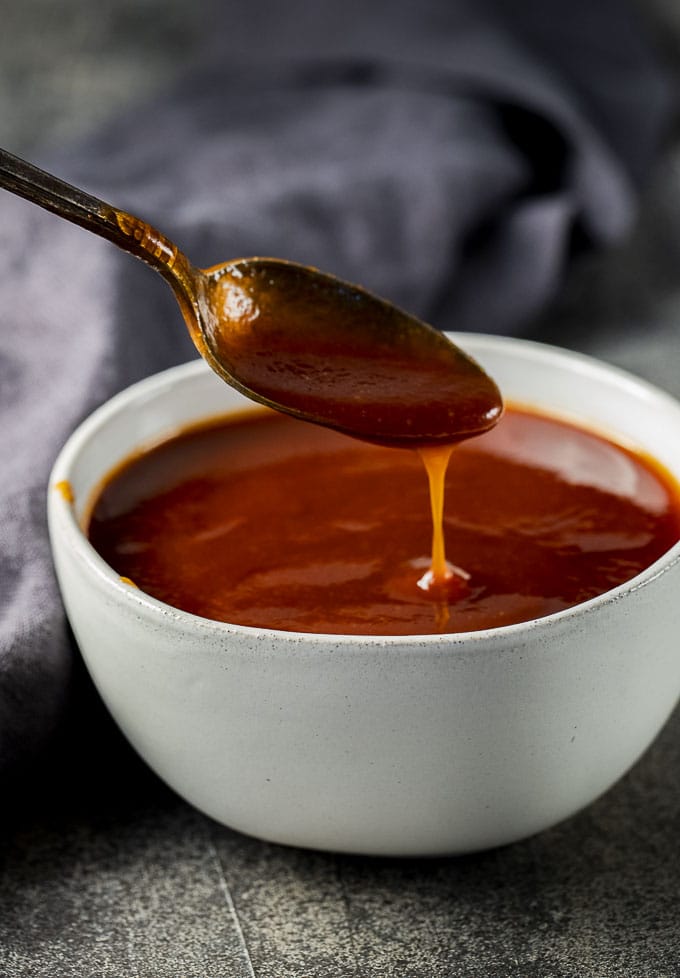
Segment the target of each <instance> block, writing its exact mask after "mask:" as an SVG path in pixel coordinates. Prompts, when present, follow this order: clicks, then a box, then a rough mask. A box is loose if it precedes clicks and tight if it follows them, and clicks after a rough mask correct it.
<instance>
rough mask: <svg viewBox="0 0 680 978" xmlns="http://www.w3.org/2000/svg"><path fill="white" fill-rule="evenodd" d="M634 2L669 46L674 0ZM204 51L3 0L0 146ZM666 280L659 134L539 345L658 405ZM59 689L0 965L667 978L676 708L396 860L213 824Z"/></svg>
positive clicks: (124, 15)
mask: <svg viewBox="0 0 680 978" xmlns="http://www.w3.org/2000/svg"><path fill="white" fill-rule="evenodd" d="M645 12H646V14H648V15H649V16H650V17H651V18H652V20H653V23H654V28H655V30H657V31H658V35H659V38H660V40H661V42H662V44H663V45H664V46H665V48H666V49H667V51H668V53H669V56H670V57H671V58H673V59H674V60H678V50H680V40H679V39H680V14H678V12H677V8H676V5H675V3H674V2H673V0H669V2H667V3H662V2H656V3H654V4H646V5H645ZM210 46H211V40H210V30H209V8H208V7H206V6H203V7H197V6H196V5H193V4H188V3H180V2H178V0H163V2H161V0H145V2H140V0H122V2H116V3H88V2H85V0H63V2H61V3H59V4H56V3H53V2H51V0H30V2H27V3H22V4H19V3H7V2H6V3H5V4H4V6H3V9H2V27H1V29H0V126H1V129H2V142H3V143H4V145H6V146H7V147H8V148H11V149H13V150H14V151H15V152H18V153H23V154H25V155H28V156H31V155H33V156H38V157H40V156H42V155H45V156H49V155H50V154H51V153H52V152H54V151H57V150H59V149H60V147H61V146H63V144H64V143H65V142H73V141H75V140H78V139H81V138H83V137H86V136H88V135H89V134H90V133H91V132H93V131H95V130H96V129H99V128H101V127H102V126H106V125H107V124H108V123H109V122H110V121H111V120H113V119H114V118H115V117H116V116H117V115H118V114H119V113H120V112H122V111H124V110H125V109H126V108H127V107H128V106H129V105H131V104H132V103H133V102H135V101H136V100H138V99H139V98H142V97H146V96H148V95H154V94H157V93H161V92H162V91H163V89H164V86H167V85H169V84H170V83H171V82H172V81H173V80H174V79H175V78H177V77H178V76H179V75H180V74H181V73H182V72H183V71H184V70H185V69H187V68H188V67H189V66H190V64H191V63H192V62H196V61H200V60H201V59H202V58H203V57H204V56H205V54H206V52H207V51H209V49H210ZM679 287H680V149H678V148H677V147H676V146H674V145H671V147H670V148H669V150H668V151H667V152H666V153H665V154H664V158H663V160H662V161H661V162H660V163H659V165H658V167H657V168H656V171H655V174H654V177H653V179H652V181H651V183H650V185H649V187H648V189H647V190H646V191H645V195H644V199H643V205H642V209H641V215H640V219H639V221H638V223H637V226H636V229H635V231H634V233H633V234H632V235H631V237H630V239H629V240H627V241H626V242H625V243H624V244H623V245H622V246H621V247H620V248H618V249H617V250H616V251H615V252H613V253H609V254H608V255H606V256H605V257H597V258H593V259H591V260H589V261H588V262H587V263H584V264H583V265H582V266H581V267H580V268H579V269H577V270H576V271H575V272H574V274H573V276H572V278H571V280H570V281H569V283H568V284H567V286H566V288H565V290H564V293H563V294H562V296H561V297H560V299H559V301H558V302H557V303H556V305H555V308H553V309H551V310H550V313H549V314H548V315H547V316H546V317H545V319H544V321H543V322H542V323H541V324H540V335H541V336H542V337H543V338H546V339H551V340H553V341H555V342H559V343H562V344H564V345H566V346H571V347H574V348H579V349H583V350H586V351H587V352H591V353H595V354H596V355H598V356H601V357H603V358H604V359H606V360H609V361H611V362H614V363H617V364H620V365H622V366H624V367H626V368H628V369H631V370H633V371H634V372H635V373H638V374H640V375H642V376H645V377H647V378H648V379H650V380H652V381H654V382H655V383H657V384H659V385H660V386H662V387H664V388H666V389H668V390H670V391H672V392H673V393H675V394H676V395H680V330H679V328H678V319H679V317H680V291H679ZM537 332H539V327H538V326H537ZM82 682H83V687H84V690H85V692H84V693H83V695H84V698H85V700H86V701H87V702H88V703H89V707H88V709H89V712H88V713H87V714H86V715H85V716H84V717H83V716H82V715H81V716H79V718H78V725H77V727H76V728H75V729H74V730H71V731H67V732H66V734H65V735H64V736H65V742H66V743H67V744H68V743H71V744H72V746H73V750H74V751H76V752H77V751H78V750H79V749H80V748H79V745H80V743H81V741H82V739H83V737H84V736H86V737H87V739H88V741H89V742H90V745H91V747H92V749H91V752H90V757H91V762H90V764H89V766H87V767H84V766H83V765H80V766H75V767H74V768H70V767H67V768H66V769H64V768H63V762H62V766H61V767H57V768H56V769H55V770H52V771H50V770H49V769H47V770H42V771H40V772H39V777H40V778H41V779H42V783H41V784H40V785H37V786H36V788H37V790H36V791H35V793H34V794H33V795H29V796H28V799H27V801H26V803H25V804H24V805H23V807H22V808H21V809H20V811H19V812H18V813H14V814H13V815H12V817H11V818H10V819H9V820H8V823H7V825H6V827H5V829H4V836H3V842H2V844H1V845H2V878H1V881H0V975H2V976H7V978H19V976H31V978H40V976H45V978H46V976H61V975H69V976H80V975H82V976H85V975H87V976H90V975H101V976H123V975H125V976H127V975H130V976H159V978H161V976H166V975H167V976H173V978H175V976H179V975H182V976H187V978H188V976H196V978H198V976H202V978H217V976H229V978H231V976H234V978H240V976H251V978H252V976H257V978H265V976H290V978H316V976H329V978H330V976H332V978H342V976H350V975H351V976H361V978H372V976H375V978H378V976H383V975H384V976H387V975H395V976H401V978H408V976H423V978H424V976H428V978H431V976H451V978H455V976H466V978H467V976H480V978H482V976H484V978H501V976H511V975H512V976H517V978H528V976H537V978H576V976H579V978H582V976H593V978H595V976H598V978H600V976H601V978H605V976H607V978H608V976H612V978H614V976H617V978H643V976H644V978H670V976H676V975H680V924H679V910H678V907H679V906H680V875H679V873H678V869H679V867H680V715H679V714H678V713H677V712H676V714H675V716H674V718H673V719H672V720H671V722H670V723H669V724H668V725H667V727H666V729H665V730H664V732H663V733H662V735H661V737H660V738H659V739H658V741H657V742H656V744H655V745H654V746H653V748H652V749H651V750H650V751H649V752H648V754H647V755H646V756H645V758H644V759H643V760H642V761H641V762H640V763H638V765H637V766H636V767H635V768H634V770H633V771H632V772H631V773H630V774H629V775H628V776H627V777H626V778H625V779H624V780H623V781H622V782H621V783H620V784H619V785H618V786H617V787H615V788H614V789H613V790H612V791H611V792H609V794H608V795H607V796H606V797H605V798H603V799H601V800H600V801H599V802H597V803H596V804H595V805H593V806H591V808H589V809H588V810H587V811H586V812H584V813H582V814H581V815H579V816H577V817H576V818H574V819H571V820H570V821H569V822H567V823H565V824H564V825H561V826H559V827H557V828H555V829H553V830H552V831H550V832H546V833H544V834H543V835H541V836H539V837H537V838H535V839H531V840H528V841H527V842H524V843H521V844H518V845H515V846H513V847H510V848H507V849H503V850H498V851H494V852H490V853H485V854H481V855H478V856H472V857H467V858H464V859H444V860H433V861H407V862H399V861H391V860H387V861H386V860H369V859H359V858H352V857H338V856H332V855H324V854H317V853H306V852H301V851H296V850H288V849H283V848H280V847H276V846H270V845H266V844H263V843H260V842H258V841H255V840H250V839H247V838H245V837H243V836H240V835H238V834H237V833H233V832H230V831H229V830H227V829H224V828H222V827H220V826H218V825H215V824H214V823H213V822H211V821H210V820H209V819H206V818H204V817H202V816H200V815H199V814H197V813H196V812H194V811H193V810H192V809H190V808H188V807H187V806H186V805H184V804H183V803H182V802H181V801H180V800H179V799H177V798H176V797H175V796H174V795H172V794H171V793H170V792H169V791H168V790H167V789H165V788H164V787H163V786H162V785H161V784H159V783H158V782H157V781H156V779H155V778H154V777H153V776H152V775H151V774H149V773H148V772H147V771H146V769H145V768H144V767H143V766H142V765H141V764H140V763H139V762H138V761H137V760H136V759H135V757H134V756H133V755H132V753H131V752H130V751H129V749H128V748H127V747H126V746H125V744H123V743H122V741H121V740H120V738H119V737H118V735H117V734H116V732H115V731H114V730H113V729H112V727H111V725H110V723H109V722H108V720H107V718H106V717H105V716H104V715H103V713H102V711H101V709H100V708H99V707H98V705H97V702H96V701H95V700H94V699H92V698H90V699H88V695H87V683H86V681H85V680H84V679H83V680H82ZM69 738H71V740H70V741H69ZM3 807H4V808H5V809H6V808H8V807H9V806H8V804H7V800H6V802H5V803H4V805H3Z"/></svg>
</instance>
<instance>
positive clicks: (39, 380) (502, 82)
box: [0, 0, 669, 773]
mask: <svg viewBox="0 0 680 978" xmlns="http://www.w3.org/2000/svg"><path fill="white" fill-rule="evenodd" d="M223 11H224V12H223V18H224V20H223V22H222V23H221V22H220V20H219V14H215V16H214V18H213V19H212V20H211V22H210V30H211V31H212V34H213V38H214V40H213V41H212V42H211V57H210V64H207V65H206V66H204V67H203V68H201V70H199V71H195V72H194V73H193V74H192V75H190V76H189V77H187V78H186V79H185V80H184V82H183V84H182V85H181V86H178V87H177V89H176V90H173V91H168V92H166V93H164V95H163V97H162V98H159V99H158V100H157V101H156V102H155V104H153V105H147V106H144V107H140V108H137V109H134V110H132V109H131V110H130V111H129V112H128V113H126V114H125V116H124V117H122V118H121V119H120V120H119V121H118V122H117V123H116V124H115V125H112V126H111V127H110V128H109V129H108V130H107V132H105V133H101V134H99V135H98V136H97V137H95V138H93V139H92V140H90V141H89V142H88V143H87V145H85V146H81V147H78V149H77V150H76V149H73V150H72V151H70V152H64V153H63V154H62V155H61V156H60V157H59V158H58V159H55V158H53V159H50V160H37V161H36V162H38V163H43V165H46V166H49V167H50V168H52V169H53V170H55V171H56V172H58V173H59V174H60V175H61V176H63V177H64V178H65V179H67V180H70V181H71V182H73V183H76V184H80V185H82V186H83V187H85V188H86V189H89V190H91V191H92V192H93V193H95V194H96V195H98V196H100V197H103V198H104V199H108V200H110V201H111V202H112V203H115V204H117V205H119V206H121V207H126V208H128V209H129V210H131V211H133V212H135V213H138V214H140V216H142V217H145V218H146V219H148V220H150V221H151V222H152V223H156V224H157V225H158V226H160V227H161V228H162V230H164V231H165V232H166V233H167V234H169V235H170V236H171V237H173V238H174V239H175V240H176V241H177V242H178V243H179V244H180V246H181V247H183V248H184V250H185V251H186V252H187V253H188V254H189V256H190V257H191V258H192V259H193V260H194V261H195V262H196V263H197V264H199V265H201V264H202V265H210V264H214V263H216V262H218V261H221V260H225V259H227V258H229V257H237V256H239V255H249V254H268V255H277V256H281V257H287V258H292V259H296V260H300V261H303V262H306V263H311V264H315V265H317V266H320V267H323V268H325V269H326V270H328V271H331V272H334V273H335V274H338V275H340V276H342V277H345V278H347V279H350V280H352V281H359V282H362V283H364V284H365V285H366V286H368V287H369V288H371V289H373V290H375V291H377V292H378V293H380V294H382V295H385V296H387V297H389V298H391V299H392V300H394V301H396V302H397V303H399V304H401V305H403V306H405V307H406V308H408V309H409V310H411V311H412V312H415V313H416V314H418V315H420V316H423V317H424V318H426V319H429V320H430V321H431V322H433V323H435V324H436V325H437V326H439V327H441V328H447V329H449V328H456V329H478V330H483V331H499V332H512V331H514V332H521V331H522V330H523V329H525V328H527V326H528V324H529V323H531V322H532V320H533V318H534V317H535V316H536V315H537V313H538V312H539V311H541V309H543V308H544V306H545V304H546V302H548V301H549V300H550V299H551V298H552V297H553V296H554V295H555V294H556V293H557V291H558V290H559V287H560V284H561V282H562V281H563V278H564V274H565V270H566V269H567V268H568V267H569V264H570V262H571V261H572V259H573V257H574V255H575V254H577V253H578V252H579V251H583V250H584V249H588V248H590V249H592V248H597V247H602V246H604V245H606V244H608V243H611V242H614V241H616V240H618V239H619V238H620V237H621V236H622V235H624V234H625V233H626V230H627V228H628V226H629V224H630V221H631V218H632V216H633V213H634V207H635V196H636V189H635V188H636V187H637V186H638V185H639V184H640V183H641V182H642V181H643V180H644V176H645V173H646V172H647V169H648V167H649V165H650V163H651V162H652V160H653V159H654V157H655V154H656V152H657V150H658V144H659V138H660V134H661V133H662V131H663V127H664V125H665V123H666V120H667V118H668V111H669V95H668V87H667V84H666V81H665V78H664V74H663V72H662V70H661V69H660V68H659V67H658V65H657V64H656V62H655V60H654V57H653V55H652V53H651V52H650V50H648V48H647V46H646V44H645V42H644V40H643V38H642V35H641V34H640V32H639V30H638V28H637V27H636V25H635V23H634V21H633V19H632V17H631V16H630V12H629V11H628V10H627V8H626V7H625V6H624V5H623V4H622V3H618V2H616V0H599V2H598V3H597V4H592V3H590V2H586V0H564V2H548V3H545V2H539V0H535V2H531V0H516V2H514V3H509V4H506V3H503V2H501V0H498V2H497V3H494V2H492V0H487V2H486V3H483V2H481V0H469V2H467V0H451V2H447V3H441V2H435V0H421V2H420V3H418V4H414V3H408V2H405V0H404V2H396V0H392V2H374V3H367V2H366V0H361V2H358V0H343V2H342V3H341V2H338V0H335V2H328V0H327V2H320V3H315V4H309V3H305V2H302V0H288V2H287V3H286V4H280V3H276V2H275V0H260V2H258V3H257V4H253V3H251V2H246V0H239V2H232V3H229V4H227V5H225V6H224V7H223ZM7 148H8V149H10V150H11V149H12V147H11V146H8V147H7ZM0 295H1V296H2V301H1V303H0V407H1V409H2V420H3V423H2V427H1V429H0V462H1V465H2V478H1V479H0V770H4V771H5V772H6V773H8V772H9V771H10V770H11V769H12V768H14V769H16V768H17V767H18V766H21V762H25V761H26V759H27V758H28V757H29V756H30V755H32V754H35V753H36V752H38V751H39V750H40V748H41V747H42V746H43V745H44V743H45V742H46V740H47V739H48V738H49V737H50V735H51V734H52V733H53V731H54V730H55V726H56V725H57V724H58V721H59V718H60V716H61V715H62V714H63V711H64V709H65V705H66V704H67V702H68V689H69V683H70V676H71V671H72V663H73V650H72V645H71V641H70V639H69V635H68V630H67V626H66V623H65V620H64V614H63V610H62V607H61V604H60V601H59V597H58V594H57V590H56V586H55V582H54V578H53V573H52V569H51V562H50V556H49V552H48V544H47V537H46V527H45V517H44V495H45V487H46V480H47V475H48V471H49V468H50V466H51V464H52V462H53V460H54V457H55V455H56V453H57V451H58V449H59V447H60V446H61V444H62V443H63V442H64V440H65V439H66V437H67V436H68V434H69V433H70V431H71V430H72V429H73V428H74V426H75V425H76V424H77V423H78V422H79V421H80V420H81V419H82V418H83V417H84V416H85V415H86V414H88V413H89V412H90V411H91V410H92V409H93V408H94V407H95V406H96V405H97V404H99V403H101V402H102V401H103V400H105V399H106V398H108V397H109V396H110V395H111V394H113V393H114V392H115V391H117V390H119V389H121V388H122V387H124V386H126V385H127V384H129V383H130V382H132V381H134V380H136V379H138V378H141V377H142V376H145V375H147V374H149V373H151V372H153V371H156V370H159V369H162V368H164V367H167V366H170V365H171V364H173V363H176V362H179V361H182V360H185V359H188V358H189V357H191V356H193V355H194V351H193V348H192V347H191V345H190V343H189V340H188V338H187V335H186V331H185V329H184V326H183V324H182V322H181V320H180V316H179V313H178V310H177V309H176V307H175V305H174V300H173V299H172V297H171V295H170V293H169V291H168V290H167V287H166V286H165V284H164V283H162V281H161V280H160V279H159V278H157V277H156V276H154V275H152V273H151V272H150V271H149V270H148V269H146V268H144V266H142V265H141V264H140V263H138V262H136V261H134V260H133V259H131V258H128V257H127V256H125V255H122V254H120V253H119V252H117V251H116V250H115V249H114V248H112V247H111V246H110V245H108V244H106V243H104V242H101V241H99V240H97V239H95V238H93V237H92V236H91V235H88V234H87V233H85V232H83V231H81V230H79V229H77V228H74V227H71V226H69V225H67V224H66V223H64V222H61V221H59V219H57V218H55V217H53V216H51V215H48V214H46V213H44V212H42V211H40V210H39V209H37V208H35V207H33V206H32V205H30V204H28V203H26V202H24V201H20V200H17V199H15V198H13V197H11V196H10V195H8V194H4V193H0Z"/></svg>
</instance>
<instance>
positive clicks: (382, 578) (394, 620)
mask: <svg viewBox="0 0 680 978" xmlns="http://www.w3.org/2000/svg"><path fill="white" fill-rule="evenodd" d="M447 451H448V450H447ZM446 453H447V452H446V451H444V450H443V449H440V448H437V449H436V450H430V449H427V450H425V452H424V455H425V456H426V459H427V460H428V463H429V464H430V468H431V472H432V473H433V475H434V479H433V481H434V483H436V484H437V485H439V488H437V485H435V492H434V496H435V502H434V511H435V513H439V512H440V507H441V502H442V496H441V495H439V496H438V495H437V494H438V493H439V492H440V491H441V488H442V487H441V483H440V480H441V482H444V481H445V484H446V493H447V513H446V516H445V518H444V521H443V523H444V529H445V530H446V535H447V539H448V544H449V548H450V550H451V555H452V556H453V557H454V560H455V563H456V564H460V566H461V567H462V568H464V569H465V572H466V573H467V575H469V577H467V578H466V575H465V574H462V573H460V572H457V571H456V569H455V568H452V567H451V566H450V565H449V564H447V563H446V558H445V555H444V550H443V545H442V546H441V548H440V546H439V544H437V543H436V542H435V546H434V548H433V549H434V564H435V566H434V568H433V567H432V563H431V558H430V556H429V554H428V551H429V549H430V539H431V534H432V533H433V532H434V537H435V541H436V538H437V533H438V531H437V529H436V525H437V521H435V529H434V531H433V528H432V525H431V523H430V519H429V512H428V505H427V487H426V485H425V480H424V479H423V472H422V464H421V462H420V461H419V459H418V457H417V456H416V453H414V452H412V451H400V450H394V449H391V448H390V449H386V448H383V447H379V446H375V445H371V444H368V443H364V442H361V441H359V440H356V439H350V438H345V437H343V436H341V435H339V434H337V433H336V432H333V431H330V430H328V429H324V428H321V427H318V426H315V425H308V424H304V423H301V422H298V421H296V420H294V419H291V418H287V417H284V416H281V415H277V414H275V413H274V412H268V411H258V412H253V413H251V414H249V415H242V416H240V417H236V418H231V419H225V420H223V421H219V420H218V421H215V422H214V423H211V424H209V425H206V426H201V427H199V428H195V429H190V430H187V431H185V432H183V433H180V434H179V435H178V436H176V437H174V438H171V439H169V440H168V441H167V442H164V443H163V444H161V445H159V446H157V447H156V448H154V449H152V450H151V451H149V452H146V453H144V454H142V455H140V456H138V457H135V458H133V459H131V460H129V461H128V462H126V463H125V464H124V465H123V466H122V467H121V468H119V469H117V470H116V471H115V472H114V473H112V475H111V476H110V478H109V479H108V480H107V481H106V483H105V485H104V486H103V488H102V489H101V491H100V492H99V493H98V495H97V498H96V499H95V500H94V501H93V505H92V509H91V517H90V519H89V523H88V535H89V538H90V540H91V542H92V543H93V545H94V547H95V548H96V549H97V550H98V551H99V553H100V554H101V555H102V557H103V558H104V559H105V560H106V561H107V562H108V563H109V565H110V566H111V567H113V568H114V570H115V571H116V573H117V574H119V575H120V576H122V577H126V578H129V579H130V580H132V581H134V582H135V583H136V584H137V585H138V586H139V588H141V589H142V590H143V591H146V592H147V593H148V594H151V595H153V596H155V597H157V598H159V599H160V600H162V601H165V602H166V603H168V604H170V605H174V606H175V607H178V608H181V609H183V610H185V611H189V612H191V613H193V614H197V615H201V616H203V617H206V618H213V619H216V620H220V621H228V622H233V623H237V624H245V625H253V626H256V627H264V628H277V629H287V630H293V631H303V632H321V633H339V634H374V635H400V634H426V633H437V632H459V631H475V630H478V629H481V628H489V627H496V626H499V625H507V624H512V623H513V622H518V621H526V620H529V619H532V618H536V617H541V616H542V615H547V614H550V613H552V612H555V611H560V610H562V609H564V608H568V607H570V606H572V605H574V604H578V603H580V602H582V601H585V600H587V599H588V598H591V597H594V596H595V595H597V594H601V593H603V592H605V591H607V590H609V589H610V588H612V587H615V586H616V585H617V584H620V583H622V582H623V581H626V580H629V579H630V578H632V577H634V576H635V575H636V574H638V573H639V572H640V571H641V570H643V569H644V568H645V567H648V566H649V565H650V564H651V563H653V562H654V561H655V560H656V559H657V558H658V557H660V556H661V555H662V554H663V553H664V552H665V551H666V550H667V549H668V548H669V547H670V546H672V545H673V544H674V543H676V542H677V541H678V539H680V498H679V490H678V487H677V485H676V484H675V482H674V481H673V480H672V478H671V477H670V476H668V474H667V473H665V472H664V471H663V470H662V469H661V468H660V467H659V466H657V465H656V464H655V463H654V462H653V461H651V460H649V459H647V458H646V457H643V456H640V455H637V454H635V453H632V452H630V451H628V450H627V449H625V448H622V447H620V446H618V445H616V444H614V443H612V442H610V441H608V440H607V439H605V438H602V437H600V436H599V435H597V434H594V433H592V432H589V431H586V430H583V429H580V428H577V427H574V426H573V425H571V424H568V423H565V422H563V421H560V420H556V419H554V418H550V417H547V416H543V415H540V414H538V413H534V412H531V411H523V410H519V409H516V408H512V407H511V408H510V409H508V411H507V412H506V414H505V416H504V417H503V418H502V419H501V421H500V423H499V424H498V425H497V426H496V428H494V430H493V431H491V432H489V433H488V434H487V435H485V437H484V438H482V439H477V440H470V441H465V442H462V443H461V444H459V445H458V446H457V447H456V448H455V449H454V451H453V454H452V458H451V465H450V467H449V469H450V471H449V472H448V475H447V476H446V479H444V471H445V455H446ZM395 487H396V491H395ZM428 568H429V569H430V571H433V573H432V577H433V578H434V580H435V581H436V582H437V584H436V585H435V584H432V583H431V584H430V586H429V587H428V588H427V589H426V590H424V589H423V588H422V587H419V586H418V580H419V579H420V580H421V581H422V577H423V575H424V574H425V573H426V572H427V571H428Z"/></svg>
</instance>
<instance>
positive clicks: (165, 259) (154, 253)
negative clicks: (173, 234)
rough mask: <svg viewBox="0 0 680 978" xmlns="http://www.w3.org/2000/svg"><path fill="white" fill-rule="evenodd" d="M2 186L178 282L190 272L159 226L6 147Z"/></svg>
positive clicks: (1, 158)
mask: <svg viewBox="0 0 680 978" xmlns="http://www.w3.org/2000/svg"><path fill="white" fill-rule="evenodd" d="M0 187H3V188H4V189H5V190H9V191H11V192H12V193H14V194H17V195H18V196H19V197H23V198H24V199H25V200H29V201H31V202H32V203H34V204H38V205H39V206H40V207H44V208H45V209H46V210H48V211H51V212H52V213H53V214H57V215H58V216H59V217H63V218H65V219H66V220H67V221H71V222H72V223H73V224H77V225H79V227H82V228H85V229H86V230H88V231H92V232H93V233H94V234H98V235H99V236H100V237H102V238H106V239H107V241H111V242H113V244H115V245H118V247H119V248H122V249H123V251H127V252H129V253H130V254H132V255H134V256H135V257H136V258H141V259H142V261H145V262H147V264H149V265H151V266H152V267H153V268H155V269H156V271H158V272H160V273H161V275H163V276H164V277H165V278H166V279H168V280H169V281H170V282H171V283H172V284H173V285H175V286H176V285H177V278H178V276H179V277H180V278H182V279H183V280H184V279H185V278H186V276H187V272H188V271H189V269H190V264H189V262H188V259H187V258H186V257H185V256H184V255H183V254H182V253H181V252H180V251H179V249H178V248H177V246H176V245H175V244H173V243H172V241H170V240H169V239H168V238H166V237H165V235H163V234H161V232H160V231H157V230H156V228H154V227H152V226H151V225H150V224H147V223H146V222H145V221H142V220H140V218H138V217H135V216H134V215H132V214H128V213H127V212H126V211H120V210H118V209H117V208H115V207H113V206H112V205H111V204H107V203H106V202H105V201H103V200H99V199H98V198H97V197H93V196H92V195H91V194H87V193H85V191H83V190H79V189H78V188H77V187H73V186H71V184H69V183H65V181H63V180H60V179H59V178H58V177H55V176H53V175H52V174H50V173H46V172H45V171H44V170H40V169H39V168H38V167H37V166H33V164H31V163H27V162H26V161H25V160H22V159H19V157H18V156H13V155H12V154H11V153H8V152H7V150H4V149H0ZM176 266H181V269H180V267H176Z"/></svg>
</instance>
